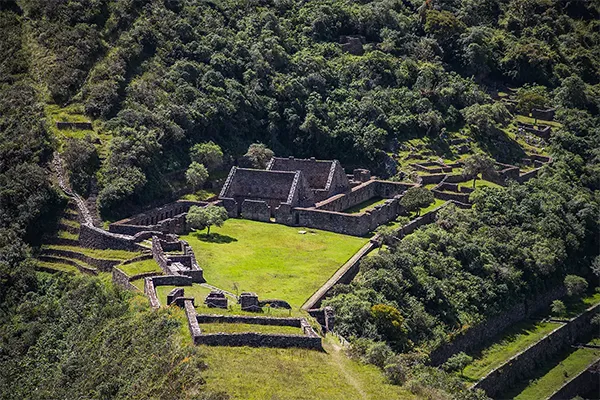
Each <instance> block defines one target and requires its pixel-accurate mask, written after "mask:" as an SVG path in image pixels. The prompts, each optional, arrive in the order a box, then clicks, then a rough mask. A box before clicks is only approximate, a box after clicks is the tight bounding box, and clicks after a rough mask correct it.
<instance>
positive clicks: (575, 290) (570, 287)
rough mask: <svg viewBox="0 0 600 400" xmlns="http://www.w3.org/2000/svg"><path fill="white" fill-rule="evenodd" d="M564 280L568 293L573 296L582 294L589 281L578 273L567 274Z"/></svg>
mask: <svg viewBox="0 0 600 400" xmlns="http://www.w3.org/2000/svg"><path fill="white" fill-rule="evenodd" d="M564 282H565V287H566V288H567V294H568V295H569V296H571V297H575V296H581V295H582V294H583V293H585V291H586V290H587V287H588V283H587V281H586V280H585V279H584V278H582V277H581V276H577V275H567V276H566V277H565V281H564Z"/></svg>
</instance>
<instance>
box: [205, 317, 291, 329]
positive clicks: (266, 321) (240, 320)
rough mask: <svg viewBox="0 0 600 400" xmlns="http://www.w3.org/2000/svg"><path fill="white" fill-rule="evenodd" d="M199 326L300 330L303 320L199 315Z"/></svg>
mask: <svg viewBox="0 0 600 400" xmlns="http://www.w3.org/2000/svg"><path fill="white" fill-rule="evenodd" d="M197 320H198V323H199V324H212V323H217V324H224V323H227V324H253V325H275V326H293V327H296V328H300V327H301V326H302V324H301V321H302V318H277V317H263V316H256V317H254V316H246V315H218V314H199V315H198V316H197Z"/></svg>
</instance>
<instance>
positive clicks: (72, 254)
mask: <svg viewBox="0 0 600 400" xmlns="http://www.w3.org/2000/svg"><path fill="white" fill-rule="evenodd" d="M44 254H48V255H53V256H59V257H67V258H74V259H76V260H80V261H83V262H85V263H87V264H90V265H92V266H94V267H96V268H98V269H99V270H100V271H103V272H110V271H111V270H112V268H113V267H114V266H115V265H117V264H119V263H120V261H118V260H104V259H100V258H93V257H90V256H87V255H85V254H83V253H79V252H77V251H71V250H63V249H44Z"/></svg>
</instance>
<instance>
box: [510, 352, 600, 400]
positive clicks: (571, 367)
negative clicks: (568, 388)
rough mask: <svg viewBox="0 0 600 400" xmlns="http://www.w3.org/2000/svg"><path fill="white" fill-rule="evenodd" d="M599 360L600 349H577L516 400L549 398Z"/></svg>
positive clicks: (534, 382)
mask: <svg viewBox="0 0 600 400" xmlns="http://www.w3.org/2000/svg"><path fill="white" fill-rule="evenodd" d="M598 359H600V349H587V348H583V349H577V350H575V351H573V352H572V353H571V354H569V355H568V356H567V357H566V358H564V359H563V360H562V361H561V362H560V363H559V364H557V365H556V366H555V367H554V368H552V369H551V370H549V371H548V372H547V373H546V374H545V375H544V376H542V377H541V378H539V379H536V380H534V381H531V383H530V384H529V386H527V387H526V388H525V390H523V391H522V392H521V393H519V394H518V395H517V396H516V397H515V399H517V400H537V399H545V398H548V397H549V396H550V395H551V394H552V393H554V391H556V390H557V389H559V388H560V387H561V386H562V385H563V384H565V383H566V382H568V381H569V380H571V379H572V378H573V377H575V375H577V374H579V373H580V372H581V371H583V370H585V369H586V368H587V366H588V365H590V364H591V363H592V362H594V361H596V360H598Z"/></svg>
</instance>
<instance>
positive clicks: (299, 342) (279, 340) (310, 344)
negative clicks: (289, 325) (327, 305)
mask: <svg viewBox="0 0 600 400" xmlns="http://www.w3.org/2000/svg"><path fill="white" fill-rule="evenodd" d="M193 339H194V344H203V345H206V346H229V347H240V346H250V347H275V348H284V349H285V348H292V347H294V348H301V349H312V350H320V351H322V350H323V345H322V343H321V338H320V337H318V336H317V337H313V336H306V335H277V334H265V333H255V332H244V333H209V334H200V335H198V336H195V337H194V338H193Z"/></svg>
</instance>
